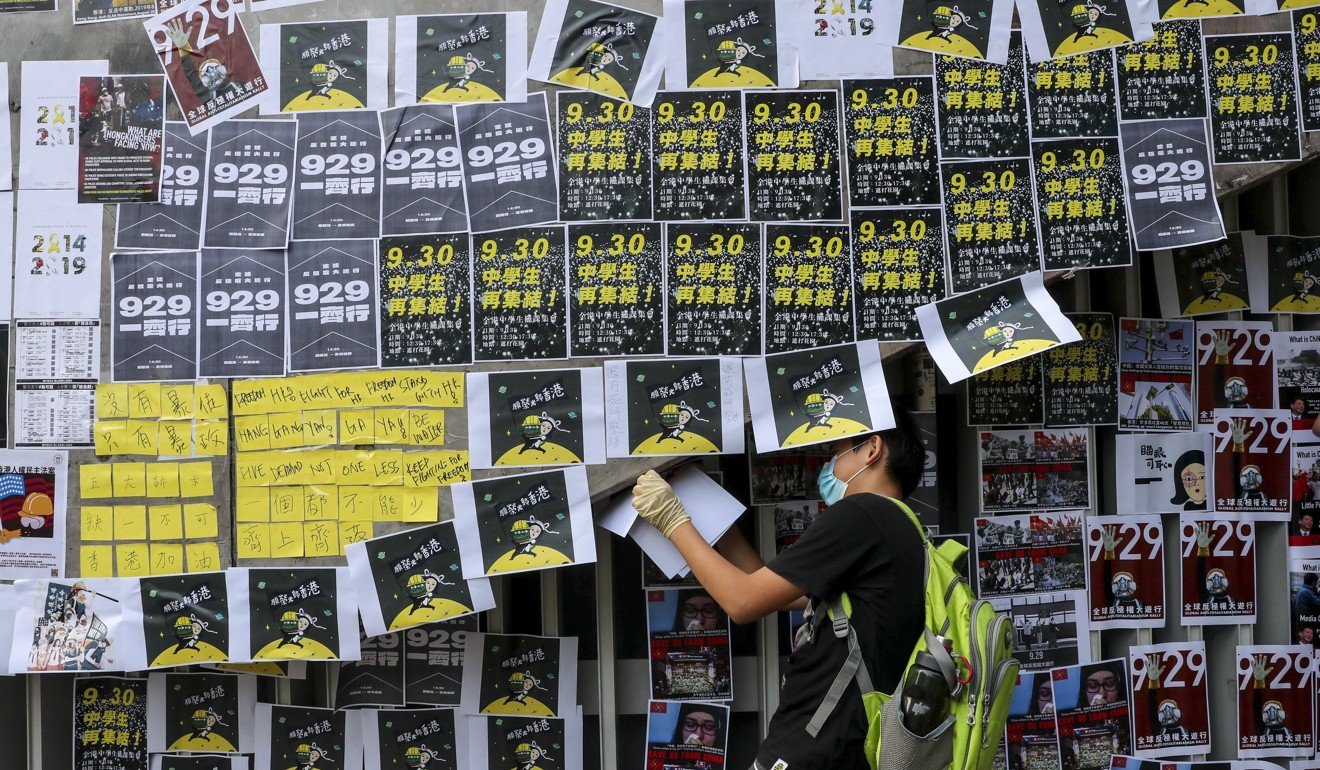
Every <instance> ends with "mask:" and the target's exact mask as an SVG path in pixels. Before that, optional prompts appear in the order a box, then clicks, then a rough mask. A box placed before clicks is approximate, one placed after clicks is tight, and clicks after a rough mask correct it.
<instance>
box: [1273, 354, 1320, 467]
mask: <svg viewBox="0 0 1320 770" xmlns="http://www.w3.org/2000/svg"><path fill="white" fill-rule="evenodd" d="M1272 345H1273V347H1274V351H1273V355H1274V380H1275V388H1276V394H1277V398H1278V406H1279V408H1280V409H1287V410H1288V416H1289V419H1290V420H1291V422H1292V430H1293V434H1294V437H1295V438H1296V439H1297V440H1307V441H1309V440H1311V439H1310V438H1309V436H1308V434H1311V433H1313V431H1314V427H1315V421H1316V418H1317V415H1318V414H1320V333H1316V332H1275V333H1274V334H1273V342H1272Z"/></svg>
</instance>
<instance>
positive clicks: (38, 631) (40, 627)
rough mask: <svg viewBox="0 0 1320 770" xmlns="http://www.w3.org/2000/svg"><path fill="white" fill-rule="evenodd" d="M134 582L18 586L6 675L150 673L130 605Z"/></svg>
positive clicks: (136, 616)
mask: <svg viewBox="0 0 1320 770" xmlns="http://www.w3.org/2000/svg"><path fill="white" fill-rule="evenodd" d="M61 550H62V549H61ZM46 574H50V572H49V570H47V571H46ZM133 583H134V581H133V580H132V579H130V578H82V579H79V580H19V581H18V582H16V583H14V597H13V601H14V606H15V607H16V608H17V610H16V613H15V616H14V638H13V645H12V646H11V647H10V650H9V669H8V670H9V671H10V672H12V673H15V674H22V673H28V674H39V673H53V672H56V671H59V672H65V671H137V670H141V669H144V668H146V667H147V662H146V652H145V651H144V648H143V639H142V618H141V615H140V614H139V612H138V610H137V608H136V607H134V606H132V605H131V604H130V603H129V601H128V600H129V591H130V590H131V586H132V584H133Z"/></svg>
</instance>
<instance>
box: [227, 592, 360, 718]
mask: <svg viewBox="0 0 1320 770" xmlns="http://www.w3.org/2000/svg"><path fill="white" fill-rule="evenodd" d="M225 578H226V582H227V584H228V590H229V601H230V602H231V603H232V604H233V605H234V606H235V607H236V608H238V610H237V611H236V612H235V613H234V616H233V617H232V618H231V625H230V629H229V631H230V645H231V648H230V649H231V657H232V658H233V659H234V660H251V661H254V662H260V661H279V660H357V659H359V658H360V657H361V655H360V653H359V650H358V621H357V608H356V605H355V604H354V602H353V595H352V594H353V591H352V589H351V588H350V587H349V586H350V578H349V572H348V567H300V568H298V569H296V570H294V569H279V568H262V569H228V570H226V571H225ZM244 607H246V612H245V611H243V608H244ZM245 626H246V627H245ZM258 721H260V719H258Z"/></svg>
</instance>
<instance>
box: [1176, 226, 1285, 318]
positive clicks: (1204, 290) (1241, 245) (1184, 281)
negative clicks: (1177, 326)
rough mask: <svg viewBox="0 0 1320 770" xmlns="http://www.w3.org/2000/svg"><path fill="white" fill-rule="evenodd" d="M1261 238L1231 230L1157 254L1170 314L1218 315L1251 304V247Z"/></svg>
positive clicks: (1241, 308) (1252, 248)
mask: <svg viewBox="0 0 1320 770" xmlns="http://www.w3.org/2000/svg"><path fill="white" fill-rule="evenodd" d="M1260 245H1262V244H1261V240H1260V239H1259V238H1256V237H1255V236H1254V235H1252V234H1251V233H1228V234H1227V235H1226V236H1225V237H1224V238H1223V239H1222V240H1218V241H1213V242H1211V243H1203V244H1201V245H1199V246H1186V247H1182V248H1177V249H1171V250H1170V251H1169V252H1168V254H1167V255H1164V254H1160V255H1157V256H1156V258H1155V260H1154V261H1155V285H1156V287H1157V288H1158V289H1159V295H1160V312H1161V313H1162V314H1163V315H1164V316H1165V317H1166V318H1174V317H1178V316H1182V317H1190V316H1200V315H1214V314H1217V313H1226V312H1229V311H1233V310H1246V309H1247V308H1248V307H1249V302H1250V299H1251V292H1250V291H1249V290H1248V278H1250V277H1254V276H1249V275H1248V274H1247V251H1248V249H1250V250H1251V251H1252V253H1253V255H1254V254H1255V253H1257V247H1258V246H1260Z"/></svg>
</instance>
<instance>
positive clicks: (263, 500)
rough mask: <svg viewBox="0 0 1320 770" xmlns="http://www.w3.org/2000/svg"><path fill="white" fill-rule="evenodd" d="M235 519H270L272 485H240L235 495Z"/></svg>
mask: <svg viewBox="0 0 1320 770" xmlns="http://www.w3.org/2000/svg"><path fill="white" fill-rule="evenodd" d="M234 519H235V520H237V521H270V487H239V488H238V491H237V493H236V494H235V495H234Z"/></svg>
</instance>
